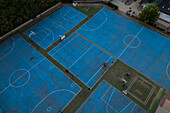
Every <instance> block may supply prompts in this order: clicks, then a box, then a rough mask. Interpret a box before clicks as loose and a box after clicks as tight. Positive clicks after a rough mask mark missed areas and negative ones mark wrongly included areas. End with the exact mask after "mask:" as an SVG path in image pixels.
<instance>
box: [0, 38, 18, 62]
mask: <svg viewBox="0 0 170 113" xmlns="http://www.w3.org/2000/svg"><path fill="white" fill-rule="evenodd" d="M14 47H15V40H14V39H13V44H12V48H11V50H10V51H9V52H8V53H7V54H5V55H4V56H2V57H0V60H2V59H3V58H5V57H6V56H8V55H9V54H10V53H11V52H12V51H13V49H14Z"/></svg>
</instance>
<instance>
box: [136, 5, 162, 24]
mask: <svg viewBox="0 0 170 113" xmlns="http://www.w3.org/2000/svg"><path fill="white" fill-rule="evenodd" d="M159 15H160V13H159V8H158V6H156V5H153V4H152V5H148V6H146V7H145V8H144V9H143V10H142V13H140V14H139V19H140V20H141V21H144V22H147V23H148V24H151V25H153V24H154V23H155V22H156V21H157V19H158V17H159Z"/></svg>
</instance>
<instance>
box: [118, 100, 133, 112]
mask: <svg viewBox="0 0 170 113" xmlns="http://www.w3.org/2000/svg"><path fill="white" fill-rule="evenodd" d="M130 104H132V101H131V102H130V103H129V104H128V105H127V106H126V107H124V108H123V109H122V110H121V111H120V112H119V113H121V112H123V111H124V110H125V109H126V108H127V107H128V106H129V105H130Z"/></svg>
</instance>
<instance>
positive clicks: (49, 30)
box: [30, 26, 54, 47]
mask: <svg viewBox="0 0 170 113" xmlns="http://www.w3.org/2000/svg"><path fill="white" fill-rule="evenodd" d="M33 28H44V29H43V30H40V31H39V32H37V33H36V32H35V35H36V34H38V33H40V32H44V33H45V34H47V33H46V32H45V31H44V30H47V31H48V32H49V33H48V34H47V36H46V37H45V38H44V39H43V40H42V41H40V42H39V43H38V42H37V44H38V45H41V44H42V42H43V41H44V40H45V39H47V38H48V36H49V35H50V34H51V35H52V40H51V43H50V44H49V45H48V46H50V45H51V44H52V43H53V41H54V33H53V31H52V30H51V29H49V28H47V27H45V26H41V27H33ZM30 38H31V37H30ZM38 39H39V38H38ZM39 40H40V39H39ZM48 46H47V47H48Z"/></svg>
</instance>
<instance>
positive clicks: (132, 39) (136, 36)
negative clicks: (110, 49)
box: [117, 26, 144, 59]
mask: <svg viewBox="0 0 170 113" xmlns="http://www.w3.org/2000/svg"><path fill="white" fill-rule="evenodd" d="M143 29H144V27H143V26H142V28H141V29H140V30H139V31H138V33H137V34H136V35H135V37H134V38H133V39H132V40H131V41H130V42H129V44H128V45H127V46H126V48H125V49H124V50H123V51H122V52H121V53H120V54H119V56H118V57H117V58H118V59H119V58H120V57H121V55H122V54H123V53H124V52H125V51H126V50H127V49H128V47H129V45H130V44H131V43H132V42H133V41H134V40H135V39H136V37H137V36H138V35H139V34H140V32H141V31H142V30H143Z"/></svg>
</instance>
